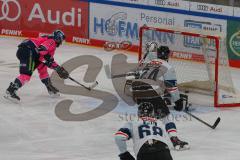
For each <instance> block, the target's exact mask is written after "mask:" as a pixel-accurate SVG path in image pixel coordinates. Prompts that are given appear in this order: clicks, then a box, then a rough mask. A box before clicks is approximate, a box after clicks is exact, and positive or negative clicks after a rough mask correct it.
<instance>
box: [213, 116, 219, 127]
mask: <svg viewBox="0 0 240 160" xmlns="http://www.w3.org/2000/svg"><path fill="white" fill-rule="evenodd" d="M220 121H221V118H220V117H218V118H217V120H216V121H215V123H214V124H213V126H212V129H215V128H216V127H217V126H218V124H219V122H220Z"/></svg>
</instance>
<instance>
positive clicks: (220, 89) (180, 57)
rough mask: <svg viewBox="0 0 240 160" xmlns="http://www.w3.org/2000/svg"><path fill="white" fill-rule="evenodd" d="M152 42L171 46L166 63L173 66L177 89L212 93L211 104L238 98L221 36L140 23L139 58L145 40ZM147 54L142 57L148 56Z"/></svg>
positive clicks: (234, 101) (234, 100)
mask: <svg viewBox="0 0 240 160" xmlns="http://www.w3.org/2000/svg"><path fill="white" fill-rule="evenodd" d="M148 42H156V43H157V44H158V46H161V45H163V46H168V47H169V49H170V50H171V58H170V60H169V63H170V64H171V65H172V66H173V67H174V68H175V70H176V73H177V78H178V84H179V85H178V86H179V88H180V89H181V90H185V91H190V92H198V93H202V94H205V95H214V102H215V103H214V104H215V106H221V105H223V106H225V105H229V106H232V105H233V104H235V103H239V102H240V98H239V96H238V94H237V91H236V89H235V88H234V85H233V82H232V78H231V72H230V69H229V62H228V56H227V50H226V45H225V41H224V40H223V38H220V37H217V36H211V35H202V34H199V33H195V32H192V31H191V32H187V31H179V30H169V29H168V30H165V29H160V28H150V27H142V28H141V31H140V53H139V58H141V57H143V56H144V54H145V53H146V48H145V47H146V44H147V43H148ZM151 56H154V55H151V54H148V56H147V57H146V58H152V57H151Z"/></svg>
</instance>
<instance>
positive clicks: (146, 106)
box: [138, 102, 155, 118]
mask: <svg viewBox="0 0 240 160" xmlns="http://www.w3.org/2000/svg"><path fill="white" fill-rule="evenodd" d="M138 117H151V118H154V117H155V113H154V107H153V104H152V103H150V102H142V103H140V104H139V107H138Z"/></svg>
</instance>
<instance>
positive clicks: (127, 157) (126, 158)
mask: <svg viewBox="0 0 240 160" xmlns="http://www.w3.org/2000/svg"><path fill="white" fill-rule="evenodd" d="M119 157H120V160H135V158H134V157H133V156H132V155H131V154H130V153H129V152H128V151H127V152H124V153H122V154H120V155H119Z"/></svg>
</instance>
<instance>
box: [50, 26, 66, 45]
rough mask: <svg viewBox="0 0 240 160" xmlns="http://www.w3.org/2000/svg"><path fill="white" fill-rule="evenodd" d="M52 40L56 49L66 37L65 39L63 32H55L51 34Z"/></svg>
mask: <svg viewBox="0 0 240 160" xmlns="http://www.w3.org/2000/svg"><path fill="white" fill-rule="evenodd" d="M53 39H54V40H55V42H56V43H57V47H59V46H60V45H61V44H62V42H63V41H64V40H65V39H66V37H65V35H64V33H63V31H61V30H55V31H54V32H53Z"/></svg>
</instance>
